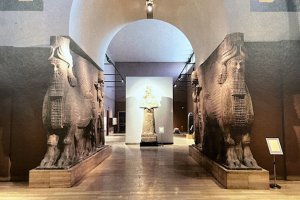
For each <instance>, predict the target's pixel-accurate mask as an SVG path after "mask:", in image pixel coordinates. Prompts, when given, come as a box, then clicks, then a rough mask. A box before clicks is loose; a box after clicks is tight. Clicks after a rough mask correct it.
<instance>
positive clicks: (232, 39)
mask: <svg viewBox="0 0 300 200" xmlns="http://www.w3.org/2000/svg"><path fill="white" fill-rule="evenodd" d="M246 59H247V53H246V50H245V45H244V40H243V34H242V33H233V34H229V35H227V36H226V38H225V39H224V40H223V42H222V43H221V44H220V45H219V47H218V48H217V49H216V50H215V51H214V52H213V54H212V55H211V56H210V57H209V58H208V59H207V60H206V61H205V62H204V63H203V64H202V65H201V66H200V67H199V68H197V74H198V75H199V77H198V80H199V83H201V86H202V91H201V92H200V102H201V103H200V112H201V124H202V130H201V134H202V136H201V137H203V141H201V143H198V144H197V143H196V144H197V145H198V146H200V147H201V148H202V151H203V152H204V153H205V154H206V155H207V156H209V157H210V158H212V159H214V160H216V161H218V162H220V163H222V164H224V165H225V166H227V167H228V168H230V169H238V168H259V166H258V165H257V163H256V160H255V159H254V158H253V155H252V152H251V149H250V132H251V125H252V123H253V120H254V112H253V107H252V100H251V96H250V93H249V90H248V88H247V85H246V81H245V69H246V66H245V60H246Z"/></svg>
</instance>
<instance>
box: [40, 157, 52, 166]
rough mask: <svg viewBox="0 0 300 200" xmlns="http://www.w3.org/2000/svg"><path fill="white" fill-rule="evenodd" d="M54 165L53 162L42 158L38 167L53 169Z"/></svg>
mask: <svg viewBox="0 0 300 200" xmlns="http://www.w3.org/2000/svg"><path fill="white" fill-rule="evenodd" d="M54 163H55V160H53V159H48V158H44V159H43V160H42V161H41V164H40V166H39V167H41V168H53V167H55V165H54Z"/></svg>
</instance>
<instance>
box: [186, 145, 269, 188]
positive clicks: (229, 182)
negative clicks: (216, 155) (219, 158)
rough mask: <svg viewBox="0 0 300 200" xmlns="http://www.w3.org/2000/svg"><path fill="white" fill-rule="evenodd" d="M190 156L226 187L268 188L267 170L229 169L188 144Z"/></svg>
mask: <svg viewBox="0 0 300 200" xmlns="http://www.w3.org/2000/svg"><path fill="white" fill-rule="evenodd" d="M189 154H190V156H191V157H192V158H193V159H194V160H195V161H196V162H198V163H199V164H200V165H201V166H202V167H203V168H204V169H206V171H208V172H209V173H211V174H212V175H213V176H214V178H215V179H217V181H218V182H219V183H220V184H221V185H223V186H224V187H225V188H227V189H261V190H268V189H269V171H267V170H265V169H261V170H229V169H226V168H225V167H223V166H222V165H220V164H218V163H216V162H215V161H213V160H211V159H209V158H208V157H207V156H205V155H204V154H203V153H202V152H201V151H200V150H199V149H197V148H196V147H194V146H193V145H192V146H189Z"/></svg>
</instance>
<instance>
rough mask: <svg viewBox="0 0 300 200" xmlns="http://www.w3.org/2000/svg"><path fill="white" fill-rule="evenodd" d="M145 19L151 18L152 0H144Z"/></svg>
mask: <svg viewBox="0 0 300 200" xmlns="http://www.w3.org/2000/svg"><path fill="white" fill-rule="evenodd" d="M146 8H147V19H153V0H146Z"/></svg>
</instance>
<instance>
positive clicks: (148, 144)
mask: <svg viewBox="0 0 300 200" xmlns="http://www.w3.org/2000/svg"><path fill="white" fill-rule="evenodd" d="M140 146H141V147H147V146H158V143H157V142H141V143H140Z"/></svg>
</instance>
